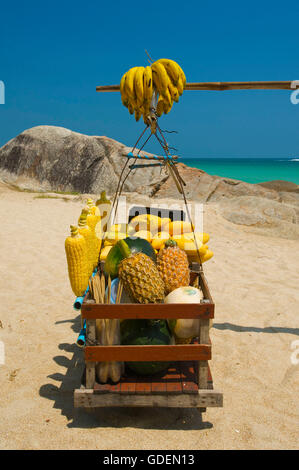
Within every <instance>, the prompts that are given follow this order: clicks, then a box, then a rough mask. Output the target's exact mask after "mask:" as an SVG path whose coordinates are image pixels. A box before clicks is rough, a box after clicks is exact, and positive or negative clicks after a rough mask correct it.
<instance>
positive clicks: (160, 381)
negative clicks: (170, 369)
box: [152, 372, 166, 395]
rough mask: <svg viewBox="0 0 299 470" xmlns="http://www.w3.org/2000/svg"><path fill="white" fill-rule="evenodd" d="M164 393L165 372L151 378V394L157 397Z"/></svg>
mask: <svg viewBox="0 0 299 470" xmlns="http://www.w3.org/2000/svg"><path fill="white" fill-rule="evenodd" d="M163 393H166V378H165V372H160V373H159V374H155V375H153V376H152V394H154V395H159V394H163Z"/></svg>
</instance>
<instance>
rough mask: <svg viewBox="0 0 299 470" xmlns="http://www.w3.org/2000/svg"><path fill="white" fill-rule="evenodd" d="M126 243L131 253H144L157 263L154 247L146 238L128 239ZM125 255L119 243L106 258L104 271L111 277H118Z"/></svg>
mask: <svg viewBox="0 0 299 470" xmlns="http://www.w3.org/2000/svg"><path fill="white" fill-rule="evenodd" d="M124 241H125V243H126V244H127V245H128V246H129V248H130V250H131V253H132V254H135V253H144V254H145V255H147V256H149V257H150V258H151V259H152V260H153V261H154V262H156V260H157V258H156V253H155V250H154V248H153V247H152V245H151V244H150V243H149V242H148V241H147V240H145V239H144V238H133V237H128V238H125V239H124ZM122 259H123V255H122V252H121V249H120V247H119V242H117V243H116V245H114V247H113V248H112V249H111V250H110V251H109V254H108V256H107V258H106V262H105V266H104V270H105V273H106V274H107V275H108V274H110V276H111V277H116V276H117V275H118V266H119V263H120V262H121V261H122Z"/></svg>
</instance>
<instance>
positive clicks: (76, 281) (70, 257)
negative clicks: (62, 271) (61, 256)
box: [65, 225, 89, 297]
mask: <svg viewBox="0 0 299 470" xmlns="http://www.w3.org/2000/svg"><path fill="white" fill-rule="evenodd" d="M65 253H66V259H67V265H68V272H69V279H70V284H71V288H72V290H73V292H74V294H75V295H76V296H77V297H78V296H81V295H83V294H84V292H85V290H86V288H87V285H88V279H89V272H88V259H87V246H86V241H85V238H84V237H83V236H82V235H80V234H79V232H78V228H77V227H75V226H73V225H71V236H70V237H68V238H67V239H66V240H65Z"/></svg>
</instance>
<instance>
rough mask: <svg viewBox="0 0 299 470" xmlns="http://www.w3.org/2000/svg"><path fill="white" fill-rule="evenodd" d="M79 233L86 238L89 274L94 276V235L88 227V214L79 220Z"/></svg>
mask: <svg viewBox="0 0 299 470" xmlns="http://www.w3.org/2000/svg"><path fill="white" fill-rule="evenodd" d="M78 232H79V233H80V235H82V236H83V237H84V238H85V241H86V247H87V261H88V274H89V276H91V275H92V272H93V243H94V242H93V234H92V230H91V228H90V227H89V225H87V219H86V214H82V215H81V216H80V218H79V224H78Z"/></svg>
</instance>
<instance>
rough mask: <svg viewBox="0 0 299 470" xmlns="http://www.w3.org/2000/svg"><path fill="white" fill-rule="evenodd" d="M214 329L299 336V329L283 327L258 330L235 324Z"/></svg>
mask: <svg viewBox="0 0 299 470" xmlns="http://www.w3.org/2000/svg"><path fill="white" fill-rule="evenodd" d="M213 328H215V329H216V330H231V331H235V332H237V333H243V332H254V333H287V334H290V335H296V336H299V328H285V327H282V326H265V327H264V328H258V327H255V326H240V325H234V324H233V323H214V324H213Z"/></svg>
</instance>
